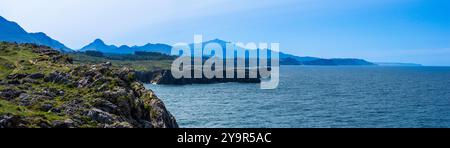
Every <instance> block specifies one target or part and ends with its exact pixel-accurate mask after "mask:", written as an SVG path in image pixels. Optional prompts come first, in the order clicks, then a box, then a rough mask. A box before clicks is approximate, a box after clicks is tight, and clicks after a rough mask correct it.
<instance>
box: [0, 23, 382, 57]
mask: <svg viewBox="0 0 450 148" xmlns="http://www.w3.org/2000/svg"><path fill="white" fill-rule="evenodd" d="M0 41H6V42H16V43H33V44H37V45H45V46H49V47H52V48H54V49H57V50H60V51H62V52H77V51H78V52H85V51H99V52H102V53H110V54H134V53H135V52H136V51H144V52H157V53H162V54H167V55H170V54H171V49H172V46H170V45H167V44H146V45H143V46H131V47H130V46H127V45H122V46H116V45H107V44H106V43H105V42H104V41H102V40H101V39H96V40H94V41H93V42H92V43H90V44H88V45H86V46H84V47H83V48H81V49H80V50H73V49H70V48H68V47H67V46H65V45H64V44H62V43H61V42H59V41H57V40H55V39H52V38H51V37H49V36H47V35H46V34H45V33H42V32H39V33H29V32H27V31H25V30H24V29H23V28H22V27H21V26H20V25H19V24H17V23H15V22H13V21H8V20H6V19H5V18H3V17H1V16H0ZM208 43H217V44H219V45H221V46H222V47H223V48H225V45H226V44H227V43H230V42H227V41H223V40H220V39H214V40H211V41H207V42H204V43H203V45H206V44H208ZM233 45H234V46H237V45H235V44H233ZM190 46H191V47H192V46H194V44H190ZM237 49H238V50H239V49H244V48H242V47H237ZM250 52H251V51H250ZM279 54H280V63H281V64H282V65H376V64H374V63H371V62H368V61H365V60H362V59H344V58H341V59H323V58H316V57H300V56H296V55H292V54H287V53H283V52H280V53H279ZM246 58H251V57H248V56H246Z"/></svg>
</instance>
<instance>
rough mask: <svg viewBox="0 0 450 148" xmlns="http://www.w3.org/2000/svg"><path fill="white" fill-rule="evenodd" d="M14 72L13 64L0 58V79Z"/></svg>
mask: <svg viewBox="0 0 450 148" xmlns="http://www.w3.org/2000/svg"><path fill="white" fill-rule="evenodd" d="M13 70H14V64H13V63H11V62H10V61H8V60H6V59H4V58H1V57H0V79H4V78H6V76H8V75H9V74H10V73H11V72H12V71H13Z"/></svg>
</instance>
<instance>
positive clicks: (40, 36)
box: [0, 16, 72, 52]
mask: <svg viewBox="0 0 450 148" xmlns="http://www.w3.org/2000/svg"><path fill="white" fill-rule="evenodd" d="M0 41H6V42H16V43H33V44H37V45H45V46H49V47H52V48H54V49H57V50H60V51H66V52H68V51H72V50H71V49H70V48H68V47H66V46H65V45H64V44H62V43H61V42H59V41H57V40H54V39H52V38H51V37H49V36H47V35H46V34H45V33H42V32H38V33H28V32H27V31H25V30H24V29H23V28H22V27H20V26H19V25H18V24H17V23H16V22H12V21H8V20H6V19H5V18H3V17H2V16H0Z"/></svg>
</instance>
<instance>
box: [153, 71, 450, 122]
mask: <svg viewBox="0 0 450 148" xmlns="http://www.w3.org/2000/svg"><path fill="white" fill-rule="evenodd" d="M280 81H281V83H280V86H279V88H278V89H276V90H261V89H259V86H257V85H256V84H238V83H227V84H211V85H186V86H161V85H151V84H150V85H146V87H147V88H150V89H152V90H153V91H155V92H156V94H157V95H158V96H159V97H160V98H161V99H162V100H163V101H164V102H165V104H166V106H167V108H168V109H169V111H170V112H171V113H172V114H173V115H174V116H175V118H176V119H177V121H178V123H179V124H180V126H181V127H208V128H209V127H211V128H213V127H225V128H228V127H243V128H246V127H254V128H259V127H263V128H271V127H273V128H277V127H450V68H449V67H305V66H284V67H282V68H281V78H280Z"/></svg>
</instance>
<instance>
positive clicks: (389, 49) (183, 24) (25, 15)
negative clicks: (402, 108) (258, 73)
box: [0, 0, 450, 66]
mask: <svg viewBox="0 0 450 148" xmlns="http://www.w3.org/2000/svg"><path fill="white" fill-rule="evenodd" d="M0 15H1V16H3V17H5V18H7V19H8V20H12V21H15V22H17V23H19V24H20V25H21V26H22V27H23V28H25V30H27V31H29V32H45V33H46V34H47V35H49V36H51V37H52V38H55V39H57V40H59V41H61V42H62V43H64V44H65V45H67V46H68V47H70V48H73V49H79V48H81V47H83V46H84V45H87V44H89V43H90V42H92V41H93V40H94V39H96V38H101V39H102V40H104V41H105V42H106V43H108V44H115V45H131V46H132V45H144V44H146V43H168V44H174V43H178V42H193V36H194V35H195V34H199V35H203V37H204V40H209V39H215V38H219V39H222V40H226V41H231V42H267V43H280V48H281V51H282V52H286V53H291V54H295V55H299V56H315V57H323V58H363V59H366V60H369V61H373V62H405V63H419V64H424V65H436V66H444V65H446V66H450V1H449V0H240V1H237V0H208V1H205V0H127V1H124V0H0Z"/></svg>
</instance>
